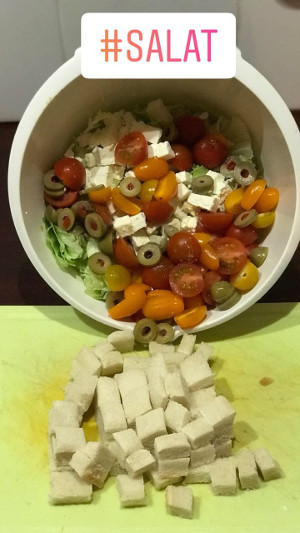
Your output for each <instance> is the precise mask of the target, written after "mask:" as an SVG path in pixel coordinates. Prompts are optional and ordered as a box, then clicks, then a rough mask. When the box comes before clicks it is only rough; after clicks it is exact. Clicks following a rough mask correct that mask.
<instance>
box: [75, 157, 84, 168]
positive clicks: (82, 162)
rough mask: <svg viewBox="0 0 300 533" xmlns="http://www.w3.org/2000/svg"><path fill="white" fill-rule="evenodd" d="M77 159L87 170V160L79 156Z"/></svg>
mask: <svg viewBox="0 0 300 533" xmlns="http://www.w3.org/2000/svg"><path fill="white" fill-rule="evenodd" d="M75 159H77V161H79V163H81V164H82V166H83V167H84V168H85V169H86V161H85V159H82V157H79V156H76V157H75Z"/></svg>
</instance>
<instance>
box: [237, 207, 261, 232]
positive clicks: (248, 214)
mask: <svg viewBox="0 0 300 533" xmlns="http://www.w3.org/2000/svg"><path fill="white" fill-rule="evenodd" d="M256 217H257V211H256V210H255V209H250V211H242V213H240V214H239V215H238V216H237V217H236V218H235V219H234V221H233V223H234V225H235V226H236V227H237V228H246V227H247V226H250V224H252V222H254V220H255V219H256Z"/></svg>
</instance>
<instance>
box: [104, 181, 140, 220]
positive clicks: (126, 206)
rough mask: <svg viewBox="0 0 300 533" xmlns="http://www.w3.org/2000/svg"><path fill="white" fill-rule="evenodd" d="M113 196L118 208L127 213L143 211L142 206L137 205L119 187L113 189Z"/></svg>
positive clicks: (132, 213) (135, 213)
mask: <svg viewBox="0 0 300 533" xmlns="http://www.w3.org/2000/svg"><path fill="white" fill-rule="evenodd" d="M111 198H112V201H113V203H114V205H115V206H116V208H117V209H120V211H123V213H126V214H127V215H137V214H138V213H139V212H140V211H141V208H140V206H138V205H136V204H135V203H134V202H132V201H131V200H128V198H126V196H124V195H123V194H122V193H121V192H120V189H119V188H118V187H114V188H113V189H112V191H111Z"/></svg>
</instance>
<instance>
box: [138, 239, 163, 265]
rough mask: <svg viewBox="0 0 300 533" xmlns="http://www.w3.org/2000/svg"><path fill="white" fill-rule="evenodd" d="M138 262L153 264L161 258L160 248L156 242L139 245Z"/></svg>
mask: <svg viewBox="0 0 300 533" xmlns="http://www.w3.org/2000/svg"><path fill="white" fill-rule="evenodd" d="M137 258H138V262H139V263H140V264H141V265H143V266H155V265H157V264H158V263H159V261H160V259H161V250H160V248H159V246H158V245H157V244H154V243H151V242H150V243H148V244H144V245H143V246H141V248H140V249H139V250H138V253H137Z"/></svg>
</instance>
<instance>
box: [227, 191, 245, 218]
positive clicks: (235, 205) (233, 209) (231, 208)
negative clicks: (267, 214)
mask: <svg viewBox="0 0 300 533" xmlns="http://www.w3.org/2000/svg"><path fill="white" fill-rule="evenodd" d="M245 190H246V189H245V187H239V188H238V189H235V190H234V191H232V192H230V193H229V194H228V196H226V198H225V201H224V205H225V211H226V213H231V214H232V215H239V214H240V213H241V212H242V211H243V208H242V206H241V201H242V198H243V196H244V192H245Z"/></svg>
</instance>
